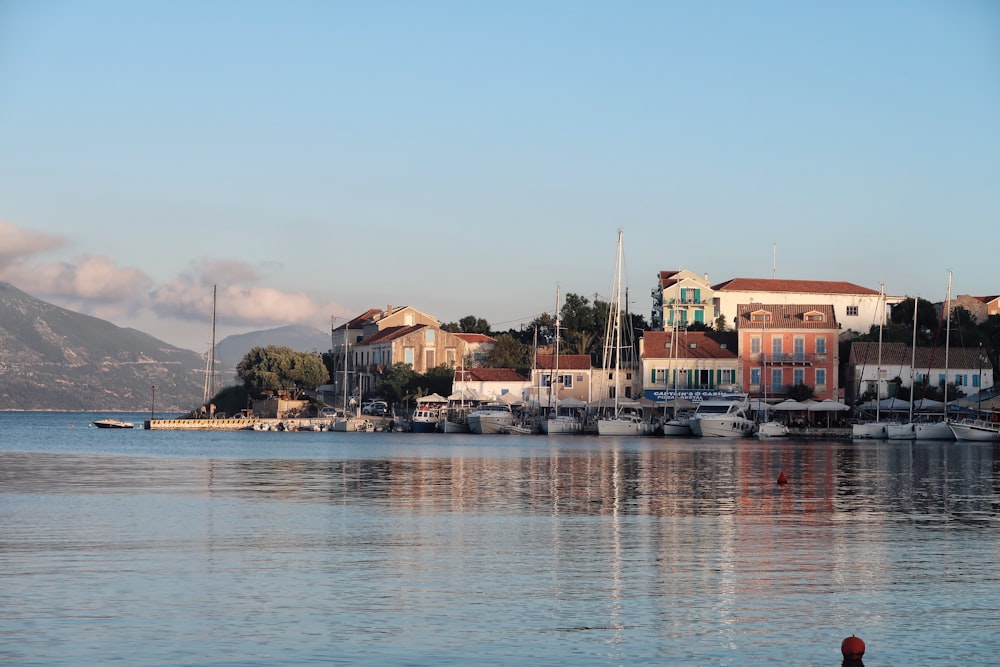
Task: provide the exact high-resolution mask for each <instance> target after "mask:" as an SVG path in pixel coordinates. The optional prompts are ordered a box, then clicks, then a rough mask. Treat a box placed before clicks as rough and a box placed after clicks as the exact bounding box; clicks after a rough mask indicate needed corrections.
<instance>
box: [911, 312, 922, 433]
mask: <svg viewBox="0 0 1000 667" xmlns="http://www.w3.org/2000/svg"><path fill="white" fill-rule="evenodd" d="M919 302H920V298H919V297H913V345H912V346H911V347H910V423H911V424H912V423H913V380H914V379H915V378H916V375H915V373H914V368H915V367H916V365H917V304H918V303H919Z"/></svg>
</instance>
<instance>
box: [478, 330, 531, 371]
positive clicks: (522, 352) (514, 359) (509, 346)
mask: <svg viewBox="0 0 1000 667" xmlns="http://www.w3.org/2000/svg"><path fill="white" fill-rule="evenodd" d="M496 341H497V342H496V345H494V346H493V348H492V349H491V350H490V351H489V353H488V354H487V355H486V362H485V364H484V366H485V367H486V368H528V367H530V366H531V350H530V348H529V347H528V346H527V345H525V344H524V343H522V342H520V341H519V340H517V339H516V338H514V337H513V336H512V335H510V334H507V333H503V334H500V335H499V336H497V337H496Z"/></svg>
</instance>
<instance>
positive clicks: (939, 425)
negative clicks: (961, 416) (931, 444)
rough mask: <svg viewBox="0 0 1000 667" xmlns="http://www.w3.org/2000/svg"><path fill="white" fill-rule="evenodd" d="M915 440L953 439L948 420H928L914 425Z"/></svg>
mask: <svg viewBox="0 0 1000 667" xmlns="http://www.w3.org/2000/svg"><path fill="white" fill-rule="evenodd" d="M914 434H915V435H916V438H915V439H916V440H954V439H955V434H954V433H953V432H952V430H951V425H950V423H949V422H928V423H926V424H916V425H914Z"/></svg>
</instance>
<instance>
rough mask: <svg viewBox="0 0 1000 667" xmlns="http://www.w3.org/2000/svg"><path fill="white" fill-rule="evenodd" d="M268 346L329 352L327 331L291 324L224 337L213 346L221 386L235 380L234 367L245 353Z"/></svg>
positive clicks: (298, 350)
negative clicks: (221, 382)
mask: <svg viewBox="0 0 1000 667" xmlns="http://www.w3.org/2000/svg"><path fill="white" fill-rule="evenodd" d="M267 345H284V346H286V347H290V348H292V349H293V350H295V351H296V352H315V353H316V354H322V353H323V352H327V351H329V349H330V332H329V331H322V330H320V329H316V328H313V327H308V326H303V325H298V324H290V325H288V326H284V327H278V328H277V329H265V330H263V331H251V332H249V333H244V334H236V335H233V336H226V337H225V338H223V339H222V340H221V341H218V342H217V343H216V344H215V360H216V361H217V362H218V368H219V370H220V373H221V375H220V377H221V378H222V380H223V384H226V385H228V384H232V383H234V382H235V381H236V380H235V378H236V366H237V364H239V363H240V361H242V360H243V357H244V355H246V353H247V352H249V351H250V350H252V349H253V348H255V347H265V346H267Z"/></svg>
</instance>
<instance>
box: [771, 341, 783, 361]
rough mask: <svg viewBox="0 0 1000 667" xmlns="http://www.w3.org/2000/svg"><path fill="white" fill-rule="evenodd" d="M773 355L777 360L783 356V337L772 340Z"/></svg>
mask: <svg viewBox="0 0 1000 667" xmlns="http://www.w3.org/2000/svg"><path fill="white" fill-rule="evenodd" d="M771 355H772V356H774V358H776V359H777V358H778V357H780V356H781V336H775V337H774V338H772V339H771Z"/></svg>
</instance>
